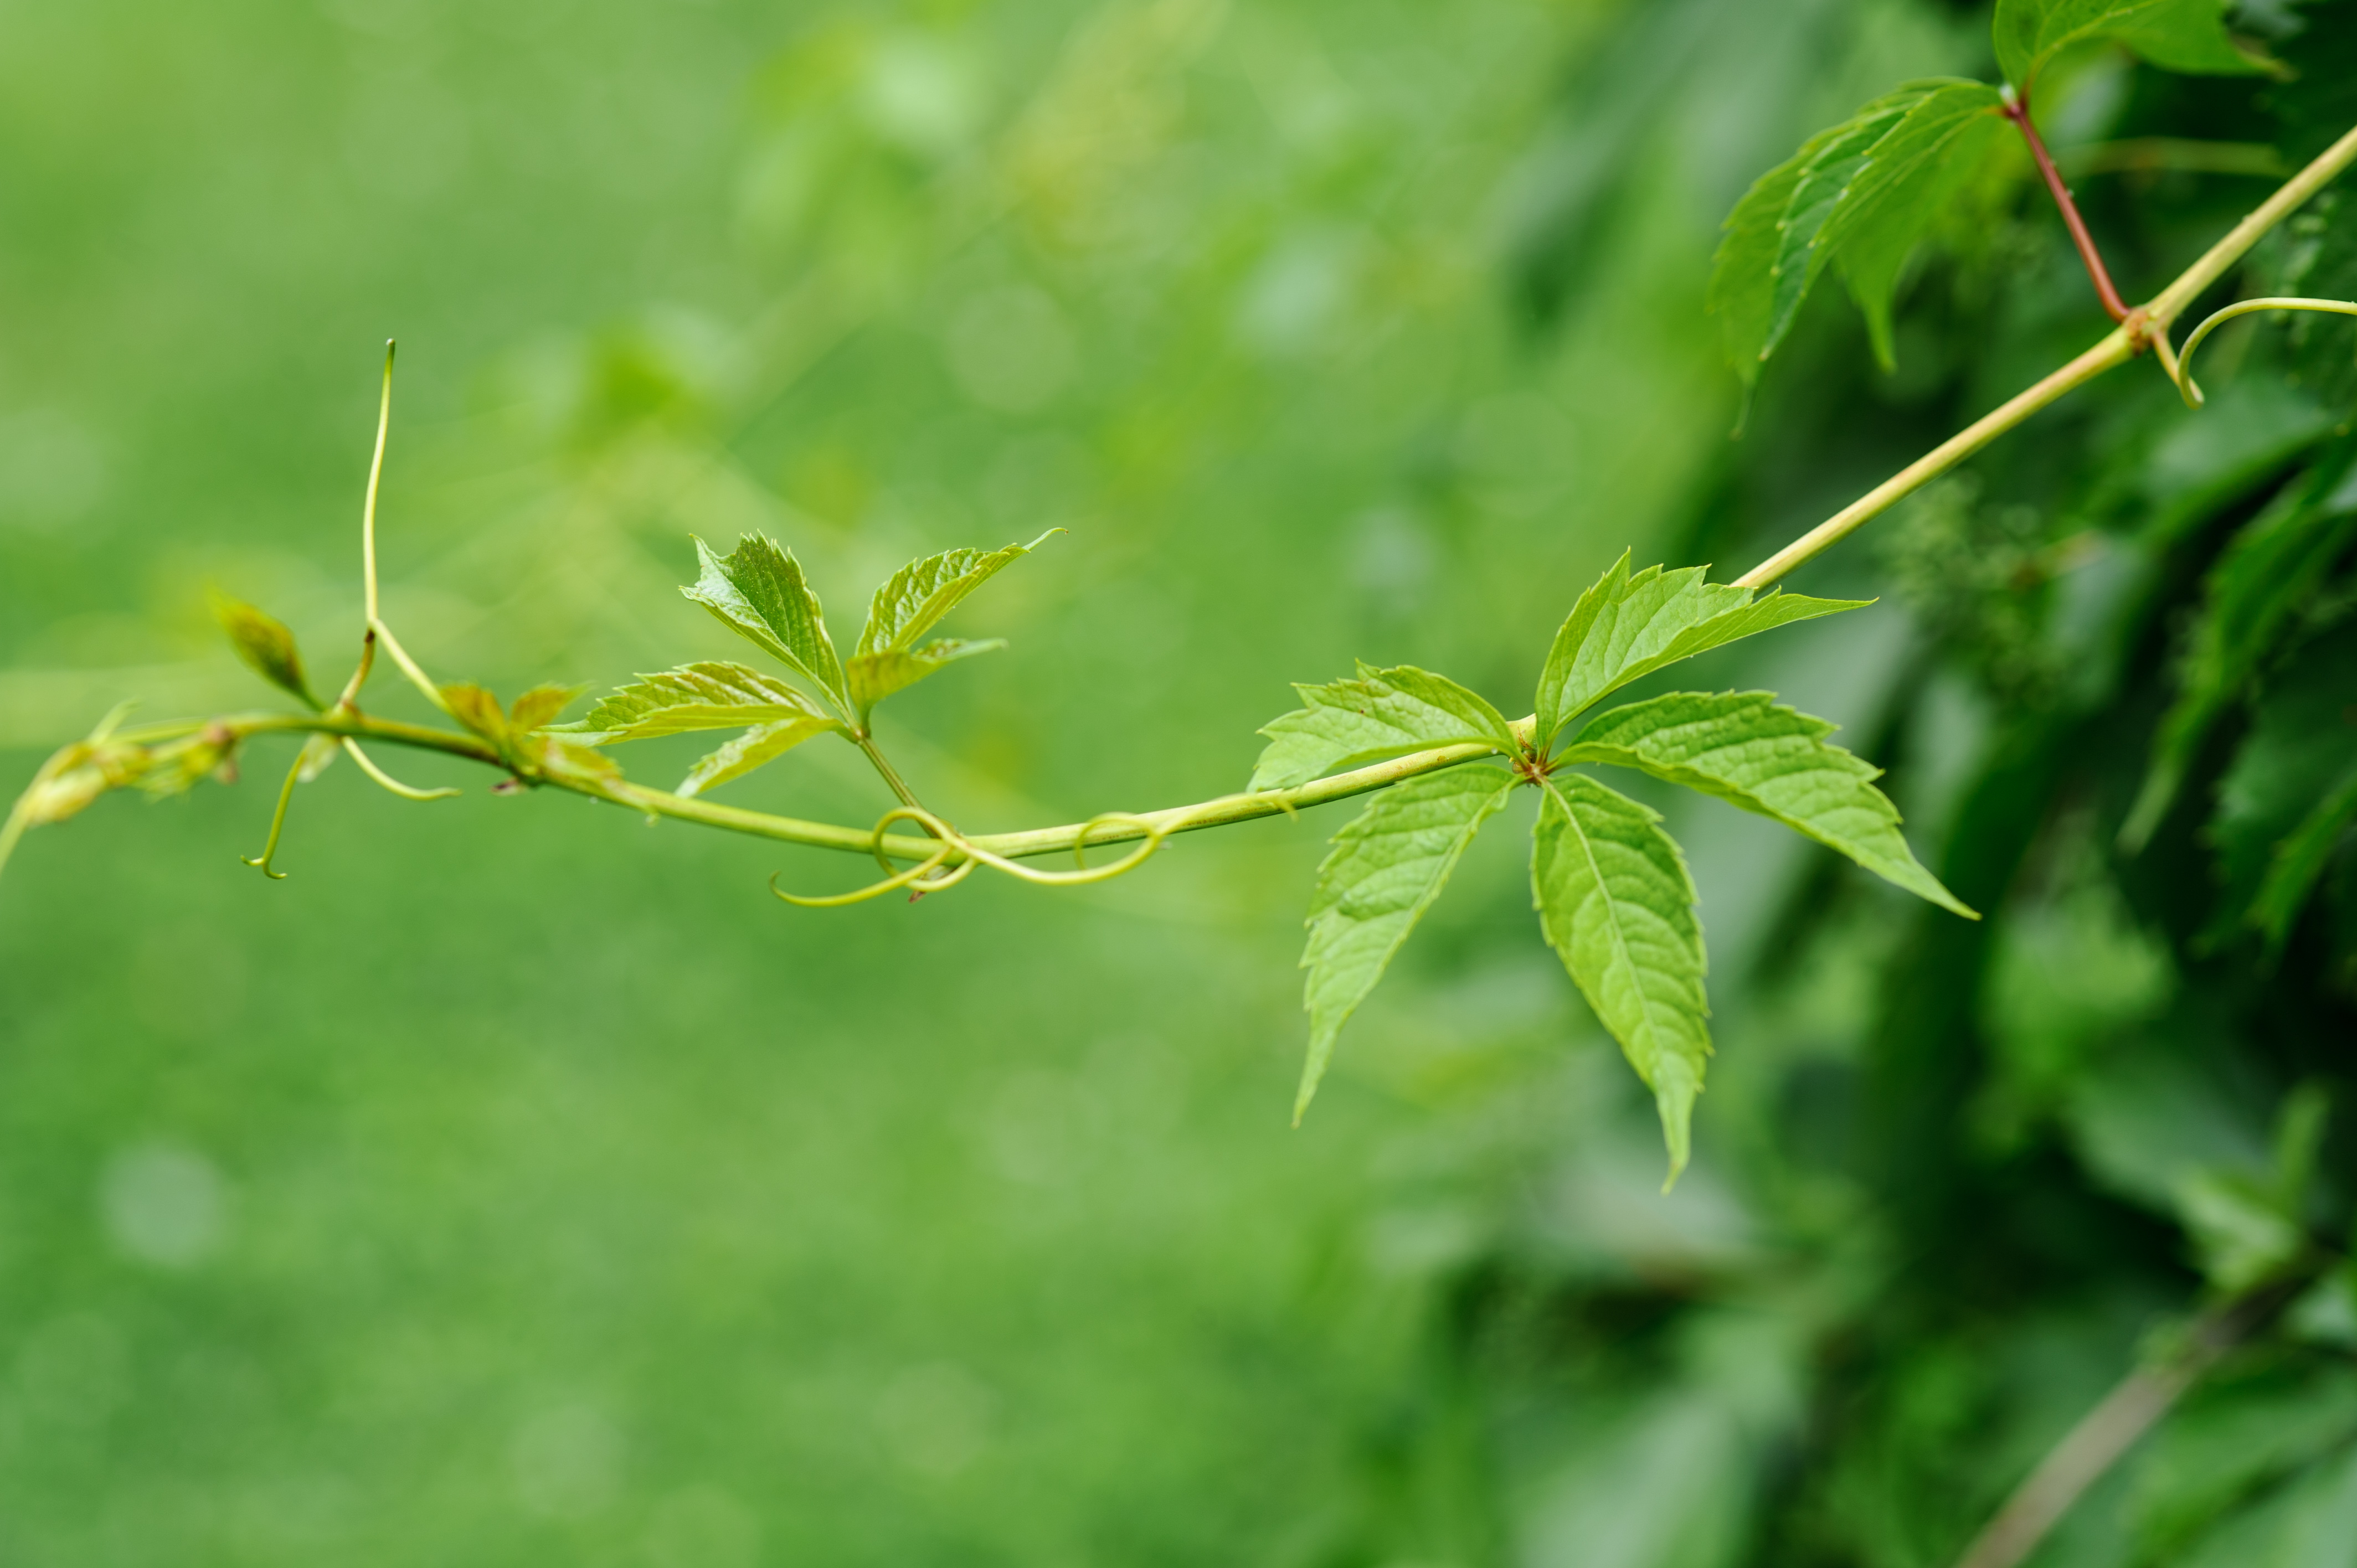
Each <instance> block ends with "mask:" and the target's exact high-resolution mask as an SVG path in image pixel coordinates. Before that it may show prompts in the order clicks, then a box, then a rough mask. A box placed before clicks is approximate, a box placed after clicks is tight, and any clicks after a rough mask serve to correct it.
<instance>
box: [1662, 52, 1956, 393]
mask: <svg viewBox="0 0 2357 1568" xmlns="http://www.w3.org/2000/svg"><path fill="white" fill-rule="evenodd" d="M2001 103H2002V100H2001V99H2000V98H1999V97H1998V94H1997V91H1996V89H1995V88H1992V87H1988V86H1986V85H1985V84H1983V83H1981V82H1976V81H1963V80H1961V79H1957V78H1947V77H1943V78H1935V79H1931V80H1927V81H1913V82H1909V83H1908V84H1907V85H1905V86H1904V87H1901V88H1900V89H1899V90H1898V91H1895V92H1890V93H1887V94H1885V95H1884V96H1882V97H1880V98H1878V99H1875V100H1874V101H1873V102H1870V103H1867V104H1866V105H1864V106H1863V107H1861V108H1860V109H1859V110H1858V111H1857V113H1854V114H1852V115H1851V116H1850V117H1849V118H1848V119H1846V120H1845V121H1843V122H1842V123H1841V124H1838V125H1835V126H1832V127H1829V128H1828V129H1826V130H1824V131H1820V132H1819V133H1817V134H1815V135H1814V136H1812V137H1810V138H1809V140H1808V141H1807V142H1805V143H1804V144H1803V145H1802V147H1801V150H1800V151H1799V152H1797V153H1795V154H1794V155H1793V156H1792V157H1791V158H1789V159H1787V160H1785V162H1783V163H1781V164H1780V165H1778V166H1776V167H1775V168H1772V169H1770V170H1769V171H1768V173H1766V174H1765V175H1762V176H1761V177H1760V179H1759V181H1758V182H1757V183H1755V184H1754V185H1753V186H1752V188H1751V189H1750V190H1749V192H1748V193H1746V195H1745V196H1744V198H1743V199H1741V200H1740V201H1738V202H1737V203H1736V205H1735V209H1734V210H1733V211H1732V212H1730V213H1728V214H1727V222H1726V225H1725V233H1724V238H1722V240H1721V241H1720V242H1719V248H1718V252H1717V255H1716V256H1715V257H1714V259H1713V261H1712V265H1711V279H1710V288H1709V294H1708V306H1709V309H1710V311H1711V313H1712V314H1713V315H1716V316H1717V317H1719V327H1720V331H1721V334H1722V336H1723V338H1724V340H1725V343H1726V347H1727V360H1728V362H1729V363H1730V364H1731V365H1733V366H1734V368H1735V371H1736V374H1737V375H1738V376H1740V377H1741V378H1742V379H1743V381H1744V384H1745V385H1746V386H1749V385H1750V384H1751V383H1752V382H1753V381H1755V380H1756V379H1757V378H1758V376H1759V373H1760V364H1761V362H1762V361H1764V360H1767V358H1768V357H1769V356H1770V354H1772V353H1774V352H1775V351H1776V349H1777V347H1778V345H1780V344H1781V343H1782V341H1783V340H1784V336H1785V334H1786V333H1787V332H1789V331H1790V330H1791V329H1792V323H1793V321H1794V320H1795V319H1796V318H1797V317H1798V316H1799V313H1800V308H1801V304H1802V302H1803V300H1804V299H1806V298H1807V296H1808V293H1809V290H1810V289H1811V288H1813V287H1814V286H1815V285H1816V282H1817V279H1818V278H1819V277H1820V276H1822V275H1823V274H1824V269H1825V268H1826V267H1827V266H1828V265H1830V264H1831V263H1833V262H1834V261H1835V259H1836V258H1837V257H1838V258H1840V259H1841V260H1842V262H1843V264H1844V269H1845V273H1846V276H1847V277H1848V280H1849V283H1850V287H1851V292H1852V294H1853V295H1854V296H1855V297H1856V298H1857V301H1858V305H1859V308H1860V309H1862V310H1864V311H1865V312H1866V316H1867V324H1868V326H1869V328H1872V330H1873V332H1874V335H1875V341H1876V348H1877V351H1878V353H1879V354H1881V356H1882V357H1883V358H1884V359H1885V360H1886V361H1887V360H1889V305H1890V295H1891V293H1892V291H1893V290H1894V289H1895V288H1896V286H1897V285H1898V281H1899V274H1900V269H1901V268H1903V267H1904V266H1905V264H1906V262H1907V258H1908V257H1909V255H1910V254H1911V253H1912V252H1913V251H1914V249H1915V247H1916V245H1917V243H1918V242H1920V241H1921V240H1922V238H1923V237H1924V236H1925V235H1926V234H1928V233H1929V232H1930V231H1932V229H1933V228H1934V227H1935V226H1936V225H1937V224H1938V223H1939V221H1940V220H1941V218H1942V216H1943V212H1944V211H1945V209H1947V207H1948V205H1949V204H1950V203H1951V202H1952V201H1953V198H1954V196H1955V194H1956V192H1957V190H1958V189H1959V188H1961V187H1963V186H1964V184H1966V183H1968V182H1969V181H1970V180H1971V179H1972V178H1973V177H1975V175H1977V174H1978V173H1980V172H1981V170H1982V169H1983V168H1984V167H1985V166H1986V162H1987V158H1988V156H1989V153H1990V151H1991V149H1993V148H1995V147H1996V146H1998V145H2002V141H2003V137H2002V134H2001V133H2002V127H2003V122H2002V121H2001V120H1998V119H1996V113H1997V112H1998V110H1999V108H2000V106H2001ZM1989 126H1995V127H1996V128H1997V129H1998V132H1999V134H1996V135H1991V134H1988V133H1987V131H1986V129H1985V128H1986V127H1989Z"/></svg>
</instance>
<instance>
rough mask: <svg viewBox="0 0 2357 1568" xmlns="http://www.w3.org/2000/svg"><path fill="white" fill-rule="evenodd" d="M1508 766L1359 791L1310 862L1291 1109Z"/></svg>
mask: <svg viewBox="0 0 2357 1568" xmlns="http://www.w3.org/2000/svg"><path fill="white" fill-rule="evenodd" d="M1513 787H1514V778H1513V775H1512V774H1510V773H1507V772H1505V771H1503V770H1501V769H1500V768H1492V767H1469V768H1446V769H1443V770H1442V771H1440V772H1438V773H1428V774H1426V775H1425V776H1424V777H1423V778H1420V779H1410V780H1408V781H1407V782H1406V783H1404V784H1396V785H1394V786H1393V787H1392V788H1390V789H1383V790H1378V791H1377V792H1376V793H1375V794H1374V795H1372V796H1371V797H1370V798H1369V799H1368V801H1367V809H1366V810H1365V811H1361V812H1360V813H1359V816H1358V820H1357V821H1355V822H1351V824H1350V825H1349V826H1348V827H1346V828H1344V829H1343V830H1342V831H1341V832H1339V833H1336V834H1335V835H1334V853H1333V854H1329V855H1328V856H1327V857H1326V860H1325V863H1324V864H1323V865H1320V866H1318V888H1317V891H1316V892H1315V893H1313V894H1312V895H1311V896H1310V900H1309V920H1308V925H1309V946H1308V950H1307V951H1305V952H1304V953H1303V954H1302V956H1301V967H1302V968H1304V969H1306V970H1308V972H1309V979H1308V984H1307V985H1306V986H1305V987H1304V988H1303V994H1302V1005H1303V1006H1304V1007H1306V1008H1307V1009H1308V1013H1309V1057H1308V1061H1307V1062H1306V1063H1305V1064H1304V1065H1303V1067H1302V1069H1301V1089H1300V1092H1299V1093H1298V1094H1297V1095H1296V1096H1295V1098H1294V1102H1293V1119H1294V1121H1295V1122H1299V1121H1300V1120H1301V1113H1302V1112H1305V1111H1307V1110H1308V1109H1309V1101H1310V1099H1311V1098H1312V1097H1313V1096H1314V1095H1316V1094H1317V1092H1318V1080H1319V1079H1323V1078H1324V1077H1325V1076H1326V1065H1327V1063H1328V1062H1329V1061H1330V1060H1332V1059H1333V1056H1334V1038H1335V1036H1337V1035H1338V1034H1340V1032H1341V1028H1342V1025H1343V1024H1344V1022H1346V1021H1347V1020H1348V1019H1349V1018H1350V1016H1351V1013H1352V1012H1353V1011H1354V1010H1355V1009H1356V1008H1357V1007H1358V1005H1359V1004H1360V1003H1361V1002H1363V1001H1365V1000H1366V998H1367V994H1368V993H1370V992H1372V990H1374V988H1375V983H1376V982H1377V981H1379V980H1381V979H1382V978H1383V971H1384V970H1385V969H1386V968H1388V967H1389V966H1390V964H1391V961H1392V955H1393V954H1394V953H1396V952H1397V951H1399V948H1400V944H1401V943H1402V942H1404V941H1405V940H1407V936H1408V933H1409V932H1410V931H1412V930H1414V929H1415V923H1416V921H1417V920H1419V919H1421V918H1423V916H1424V912H1425V911H1426V909H1428V908H1431V907H1432V901H1433V900H1434V899H1436V898H1437V897H1440V890H1441V888H1442V887H1443V886H1446V885H1447V884H1448V874H1449V873H1450V872H1451V871H1453V870H1455V869H1456V867H1457V862H1458V857H1459V856H1461V855H1462V854H1464V853H1465V847H1466V846H1467V845H1468V844H1469V843H1472V842H1473V835H1474V834H1475V833H1476V832H1480V827H1481V824H1482V823H1483V822H1487V821H1489V820H1490V818H1491V816H1493V815H1495V814H1496V812H1497V811H1498V808H1499V807H1501V806H1502V805H1504V804H1505V802H1506V796H1507V794H1508V793H1509V792H1510V791H1512V789H1513Z"/></svg>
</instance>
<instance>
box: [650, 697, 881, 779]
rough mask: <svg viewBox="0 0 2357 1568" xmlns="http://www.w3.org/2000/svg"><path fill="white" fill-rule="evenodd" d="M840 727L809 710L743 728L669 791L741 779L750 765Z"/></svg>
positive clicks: (761, 763) (762, 763)
mask: <svg viewBox="0 0 2357 1568" xmlns="http://www.w3.org/2000/svg"><path fill="white" fill-rule="evenodd" d="M842 728H843V725H841V724H839V723H837V722H836V721H835V720H834V719H830V718H823V717H820V716H817V715H815V714H813V715H809V716H805V717H801V718H791V719H781V720H780V721H779V722H778V723H776V724H770V725H761V726H760V727H759V728H758V729H749V730H747V731H746V732H745V733H744V734H743V735H740V736H737V738H736V739H734V740H732V741H730V742H728V743H727V744H726V745H725V746H721V747H720V749H719V750H717V751H716V752H714V753H713V754H712V755H711V756H709V757H705V758H704V760H702V761H701V762H698V763H697V764H696V765H695V766H694V768H690V769H689V770H688V774H687V777H686V778H685V779H682V780H680V786H679V788H678V789H676V790H674V791H673V793H674V794H678V795H701V794H703V793H704V792H705V790H707V789H718V788H719V787H720V786H721V785H723V784H726V783H727V782H728V781H729V780H730V779H742V778H743V777H744V776H745V775H746V774H748V773H750V772H752V771H753V769H755V768H760V767H763V766H765V765H766V764H769V763H771V762H774V761H776V760H777V759H778V758H779V757H783V756H784V755H785V754H786V753H787V752H789V751H791V750H792V749H793V748H794V747H796V746H800V745H801V744H802V742H804V741H806V740H808V739H810V738H811V737H812V736H819V735H824V734H826V733H827V732H828V731H829V730H838V731H839V730H841V729H842Z"/></svg>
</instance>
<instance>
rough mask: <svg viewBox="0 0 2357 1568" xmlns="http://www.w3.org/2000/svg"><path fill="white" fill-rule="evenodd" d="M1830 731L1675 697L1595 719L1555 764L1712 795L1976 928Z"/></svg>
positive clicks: (1801, 718)
mask: <svg viewBox="0 0 2357 1568" xmlns="http://www.w3.org/2000/svg"><path fill="white" fill-rule="evenodd" d="M1836 727H1837V726H1836V725H1833V724H1831V723H1828V722H1827V721H1826V720H1824V719H1818V718H1811V717H1810V716H1809V715H1808V714H1802V713H1795V712H1794V711H1793V710H1792V709H1791V708H1787V707H1781V706H1779V705H1778V704H1777V703H1776V699H1775V695H1774V693H1769V692H1722V693H1717V694H1716V695H1708V694H1706V693H1699V692H1674V693H1671V694H1669V695H1668V696H1665V697H1656V698H1654V699H1653V700H1652V701H1651V702H1646V703H1631V704H1629V705H1628V706H1627V707H1623V708H1615V709H1613V710H1612V711H1611V712H1610V713H1608V714H1602V715H1601V716H1599V717H1598V718H1597V719H1596V720H1595V722H1593V723H1592V724H1590V725H1588V726H1587V728H1586V729H1584V730H1582V731H1580V733H1579V735H1578V736H1577V739H1575V740H1574V741H1573V743H1572V744H1571V745H1570V746H1566V748H1565V749H1564V752H1563V757H1562V760H1564V761H1566V762H1603V763H1610V764H1612V765H1614V766H1616V767H1620V768H1640V769H1642V770H1643V771H1645V772H1647V773H1650V774H1652V775H1653V777H1655V778H1656V779H1667V780H1668V781H1669V782H1671V783H1673V784H1683V785H1684V786H1685V787H1686V788H1687V789H1699V790H1701V791H1702V792H1703V793H1704V794H1706V795H1716V796H1717V797H1718V798H1719V799H1720V800H1726V801H1728V802H1730V803H1732V804H1734V805H1738V806H1740V807H1742V808H1743V809H1744V810H1745V811H1756V812H1758V813H1759V814H1760V815H1761V816H1763V817H1770V818H1773V819H1774V820H1775V821H1777V822H1781V823H1783V824H1784V825H1785V826H1786V827H1788V828H1792V829H1795V830H1797V831H1798V832H1803V833H1806V834H1807V835H1808V836H1809V837H1811V838H1813V839H1814V840H1816V841H1817V842H1818V843H1822V844H1824V845H1825V846H1827V847H1828V848H1830V849H1835V850H1838V851H1839V852H1840V853H1842V854H1846V855H1847V856H1849V858H1850V859H1852V860H1854V861H1856V862H1857V864H1858V865H1862V866H1864V867H1866V869H1867V870H1868V871H1871V872H1873V873H1874V874H1875V875H1877V876H1879V877H1882V878H1884V879H1885V880H1887V881H1889V882H1893V883H1896V884H1897V885H1898V886H1901V887H1904V888H1905V889H1907V891H1909V892H1910V893H1912V894H1914V895H1915V896H1916V897H1920V898H1928V899H1930V900H1931V901H1932V903H1934V904H1937V905H1939V906H1940V907H1941V908H1943V909H1952V910H1953V911H1955V912H1956V913H1957V914H1959V915H1962V916H1964V917H1965V918H1967V919H1978V918H1980V917H1979V916H1977V915H1975V914H1974V913H1973V911H1972V910H1970V909H1968V908H1965V907H1964V905H1963V904H1961V903H1959V902H1958V901H1957V899H1956V897H1955V895H1954V894H1953V893H1950V892H1949V891H1948V890H1947V889H1946V888H1945V887H1943V886H1940V880H1939V878H1938V877H1935V876H1933V875H1932V874H1931V873H1930V872H1928V871H1926V870H1924V869H1923V867H1922V866H1921V865H1920V864H1918V862H1917V861H1916V859H1915V854H1914V852H1913V851H1911V850H1910V849H1909V848H1908V847H1907V840H1906V838H1905V836H1904V835H1902V834H1901V833H1900V831H1899V809H1898V808H1897V807H1896V806H1893V805H1892V804H1891V803H1890V800H1889V797H1888V796H1886V795H1885V794H1883V792H1882V791H1881V790H1879V789H1876V788H1875V787H1874V782H1873V781H1874V780H1875V779H1878V778H1880V777H1881V774H1882V770H1881V769H1880V768H1876V767H1875V766H1873V765H1872V764H1871V763H1867V762H1862V761H1860V760H1859V759H1858V758H1857V757H1853V756H1852V755H1850V754H1849V753H1848V752H1846V751H1844V750H1843V749H1842V748H1841V747H1840V746H1832V745H1828V744H1827V743H1826V740H1825V737H1826V736H1829V735H1831V734H1833V733H1834V730H1835V728H1836Z"/></svg>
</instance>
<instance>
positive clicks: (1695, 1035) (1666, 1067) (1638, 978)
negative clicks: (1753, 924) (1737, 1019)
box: [1531, 773, 1710, 1181]
mask: <svg viewBox="0 0 2357 1568" xmlns="http://www.w3.org/2000/svg"><path fill="white" fill-rule="evenodd" d="M1661 820H1662V819H1661V816H1660V814H1659V813H1658V812H1655V811H1652V810H1650V809H1648V808H1647V807H1644V806H1641V805H1639V804H1638V803H1637V802H1636V801H1634V800H1630V799H1629V798H1628V797H1627V796H1625V795H1621V794H1619V793H1617V792H1615V791H1614V790H1611V789H1606V788H1605V787H1604V786H1603V785H1601V784H1598V783H1597V782H1596V781H1595V780H1594V779H1588V778H1585V777H1583V776H1581V775H1579V774H1576V773H1573V774H1559V775H1557V776H1555V778H1553V779H1548V780H1547V782H1546V785H1545V789H1544V800H1542V801H1541V802H1540V805H1539V821H1538V829H1537V832H1535V833H1534V836H1533V842H1532V853H1531V890H1532V894H1533V897H1534V899H1535V901H1536V903H1537V905H1538V910H1539V921H1540V924H1541V926H1542V927H1543V928H1544V930H1545V932H1546V940H1547V942H1548V944H1549V945H1550V946H1552V947H1553V948H1554V949H1555V952H1556V954H1557V955H1558V956H1560V957H1561V958H1562V960H1563V963H1564V967H1565V968H1566V969H1567V970H1569V971H1570V972H1571V978H1572V981H1573V983H1576V984H1577V986H1578V987H1579V990H1580V993H1581V994H1582V995H1584V996H1586V997H1587V1004H1588V1005H1589V1006H1590V1007H1592V1008H1594V1009H1595V1010H1596V1015H1597V1017H1598V1019H1600V1020H1601V1021H1602V1022H1603V1024H1604V1026H1605V1027H1606V1028H1607V1029H1609V1030H1610V1031H1611V1033H1612V1037H1613V1038H1614V1039H1616V1040H1619V1041H1620V1049H1621V1051H1622V1052H1623V1053H1624V1054H1625V1055H1626V1056H1627V1057H1628V1058H1629V1064H1630V1065H1631V1067H1633V1068H1635V1069H1637V1075H1638V1076H1639V1077H1640V1078H1641V1079H1644V1080H1645V1082H1646V1085H1647V1086H1648V1087H1649V1088H1651V1089H1652V1091H1653V1101H1654V1103H1655V1105H1656V1106H1657V1107H1658V1109H1659V1110H1660V1112H1661V1117H1662V1133H1663V1138H1664V1139H1665V1140H1666V1141H1667V1143H1668V1144H1669V1152H1670V1179H1671V1180H1672V1181H1675V1180H1676V1179H1677V1176H1678V1173H1679V1172H1680V1171H1682V1170H1684V1168H1685V1165H1686V1159H1687V1155H1688V1154H1689V1151H1690V1148H1691V1142H1690V1136H1689V1128H1690V1127H1691V1125H1692V1123H1693V1120H1694V1102H1695V1096H1696V1095H1698V1094H1700V1093H1701V1092H1702V1079H1703V1069H1704V1067H1705V1065H1706V1062H1707V1061H1708V1060H1709V1058H1710V1026H1709V1024H1708V1022H1707V1020H1708V1019H1709V1017H1710V1004H1709V1001H1708V999H1707V997H1706V994H1705V993H1704V989H1703V977H1704V974H1705V973H1706V970H1707V967H1708V965H1707V961H1706V959H1705V956H1704V953H1703V941H1702V926H1701V923H1700V922H1699V921H1697V920H1696V919H1695V911H1694V903H1695V890H1694V880H1693V878H1692V877H1690V876H1689V875H1687V874H1686V864H1685V857H1684V855H1683V854H1680V853H1679V851H1678V846H1677V844H1676V843H1675V842H1674V841H1673V840H1672V839H1671V837H1670V835H1669V834H1667V833H1665V832H1663V831H1662V829H1661V825H1660V824H1661Z"/></svg>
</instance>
